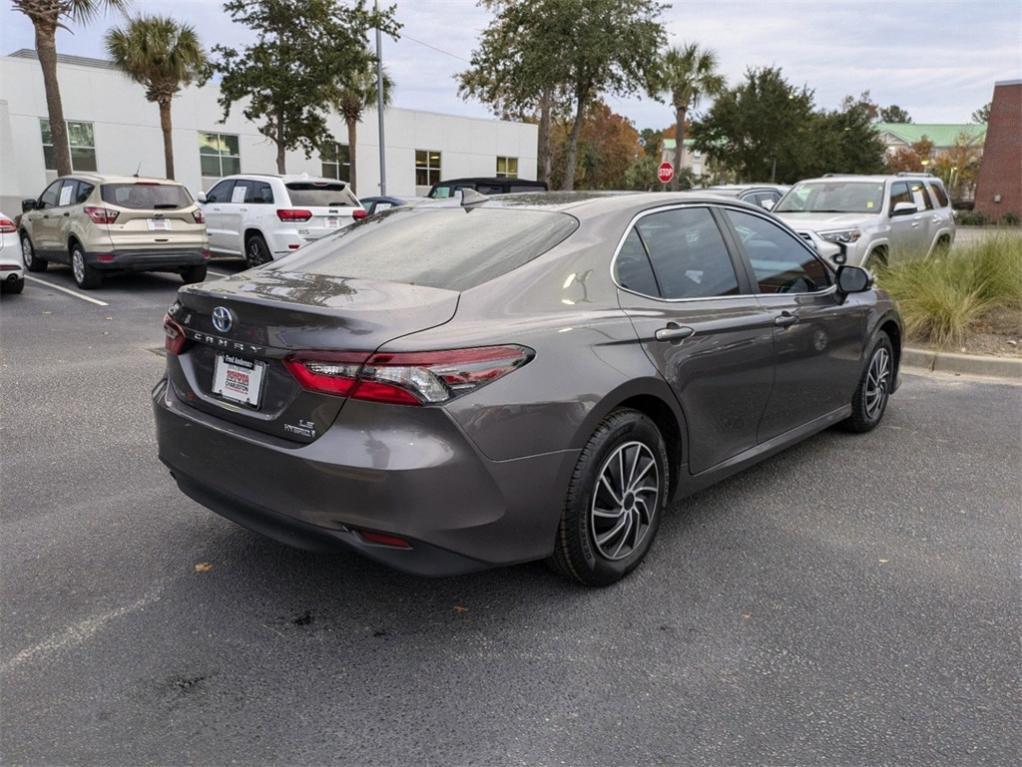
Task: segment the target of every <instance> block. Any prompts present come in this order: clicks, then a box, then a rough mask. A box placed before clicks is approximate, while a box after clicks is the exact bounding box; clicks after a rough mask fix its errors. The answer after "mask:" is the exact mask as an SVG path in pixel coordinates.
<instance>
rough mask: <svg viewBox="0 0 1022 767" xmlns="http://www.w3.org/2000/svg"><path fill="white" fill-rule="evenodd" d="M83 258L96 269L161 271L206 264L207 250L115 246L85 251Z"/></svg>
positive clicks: (207, 258) (207, 259)
mask: <svg viewBox="0 0 1022 767" xmlns="http://www.w3.org/2000/svg"><path fill="white" fill-rule="evenodd" d="M85 260H86V262H88V264H89V265H90V266H94V267H96V268H97V269H112V270H117V271H128V272H146V271H161V270H164V269H180V268H182V267H186V266H201V265H202V264H207V263H209V251H208V250H204V249H201V248H115V249H112V250H108V251H102V252H99V251H97V252H93V253H86V254H85Z"/></svg>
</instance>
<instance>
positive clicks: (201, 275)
mask: <svg viewBox="0 0 1022 767" xmlns="http://www.w3.org/2000/svg"><path fill="white" fill-rule="evenodd" d="M205 279H206V265H205V264H199V265H198V266H189V267H186V268H184V269H182V270H181V281H182V282H183V283H184V284H185V285H191V284H192V283H193V282H202V281H203V280H205Z"/></svg>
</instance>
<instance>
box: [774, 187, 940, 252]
mask: <svg viewBox="0 0 1022 767" xmlns="http://www.w3.org/2000/svg"><path fill="white" fill-rule="evenodd" d="M773 212H774V214H775V215H776V216H778V217H779V218H780V219H781V220H782V221H784V223H786V224H787V225H788V226H790V227H791V228H792V229H794V230H795V231H796V232H798V233H799V234H801V235H802V236H803V237H805V238H806V239H811V237H810V233H812V234H814V235H816V236H818V237H819V238H821V239H823V240H826V241H827V242H832V243H843V244H844V246H845V248H846V252H847V257H848V263H849V264H854V265H855V266H865V267H867V268H871V269H875V268H876V267H878V266H885V265H887V264H889V263H892V262H893V260H895V259H900V258H904V257H905V256H913V255H917V256H928V255H930V254H931V253H933V252H934V251H935V250H940V249H946V248H950V247H951V243H953V242H954V240H955V219H954V215H953V214H952V212H951V203H950V201H949V200H948V196H947V192H945V191H944V185H943V184H942V183H941V181H940V179H939V178H937V177H936V176H930V175H927V174H923V173H900V174H898V175H895V176H836V175H835V176H824V177H823V178H814V179H808V180H806V181H800V182H799V183H798V184H796V185H795V186H794V187H792V189H791V191H789V192H788V193H787V194H786V195H784V197H783V198H781V201H780V202H778V203H777V205H776V206H774V210H773Z"/></svg>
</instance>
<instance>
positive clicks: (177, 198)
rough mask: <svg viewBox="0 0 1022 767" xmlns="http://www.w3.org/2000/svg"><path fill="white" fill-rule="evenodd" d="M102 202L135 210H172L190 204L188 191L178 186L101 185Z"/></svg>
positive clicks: (190, 197)
mask: <svg viewBox="0 0 1022 767" xmlns="http://www.w3.org/2000/svg"><path fill="white" fill-rule="evenodd" d="M100 196H101V197H102V198H103V202H108V203H110V204H111V205H118V206H120V207H122V208H134V209H135V210H173V209H175V208H187V207H188V206H189V205H191V204H192V196H191V195H190V194H188V190H187V189H185V188H184V187H183V186H179V185H178V184H147V183H140V184H130V183H129V184H103V185H102V186H101V187H100Z"/></svg>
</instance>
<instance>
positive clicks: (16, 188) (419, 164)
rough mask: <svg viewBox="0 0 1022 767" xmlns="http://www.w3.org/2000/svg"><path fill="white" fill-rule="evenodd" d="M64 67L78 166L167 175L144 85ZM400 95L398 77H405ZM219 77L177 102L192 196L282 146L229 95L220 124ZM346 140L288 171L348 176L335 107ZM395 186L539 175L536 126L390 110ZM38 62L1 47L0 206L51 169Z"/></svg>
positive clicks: (368, 182) (361, 161)
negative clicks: (7, 53)
mask: <svg viewBox="0 0 1022 767" xmlns="http://www.w3.org/2000/svg"><path fill="white" fill-rule="evenodd" d="M57 77H58V80H59V81H60V94H61V99H62V101H63V105H64V118H65V120H66V121H67V123H68V135H69V143H70V144H71V156H72V162H73V163H74V166H75V170H79V171H85V170H96V171H98V172H100V173H110V174H119V175H126V176H130V175H133V174H135V173H136V172H138V173H139V174H140V175H145V176H156V177H162V176H163V175H164V163H163V135H162V133H161V132H160V122H159V109H158V107H157V106H156V104H155V103H152V102H149V101H146V99H145V89H144V88H143V87H142V86H141V85H138V84H137V83H134V82H132V81H131V80H129V79H128V77H127V76H126V75H124V74H123V73H122V72H120V71H119V70H117V69H115V68H114V67H113V65H112V64H111V63H110V62H108V61H103V60H101V59H88V58H82V57H77V56H63V55H61V56H59V63H58V65H57ZM398 92H399V93H400V83H398ZM219 95H220V89H219V87H218V86H217V85H216V84H215V83H212V82H210V83H208V84H206V85H204V86H202V87H194V86H192V87H189V88H185V89H184V90H182V91H181V92H180V93H179V94H178V97H177V98H176V99H175V100H174V105H173V112H172V119H173V126H174V132H173V141H174V168H175V175H176V176H177V180H178V181H180V182H182V183H183V184H185V186H187V187H188V188H189V189H190V190H191V191H192V193H193V194H196V193H198V192H199V191H200V190H206V189H208V188H209V186H210V185H211V184H212V183H213V181H214V180H216V178H217V177H218V176H221V175H227V174H230V173H239V172H240V173H276V147H275V145H274V144H273V143H272V142H271V141H270V140H269V139H267V138H266V137H265V136H263V135H262V134H261V133H259V132H258V130H256V126H255V125H254V124H253V123H251V122H249V121H248V120H246V119H245V117H244V115H243V114H242V112H243V107H244V104H243V103H241V102H239V103H236V104H234V105H233V107H232V109H231V114H230V116H229V117H228V118H227V120H226V121H225V122H223V123H221V122H220V120H221V118H222V117H223V111H222V110H221V108H220V105H219V104H218V103H217V98H218V97H219ZM329 127H330V131H331V133H333V135H334V138H336V139H337V140H338V146H337V147H336V148H335V149H334V151H332V152H331V151H328V152H326V156H325V157H323V156H320V153H318V152H317V153H314V154H313V155H312V156H311V157H306V156H305V153H304V152H302V151H300V150H299V151H291V152H288V153H287V172H288V173H308V174H309V175H314V176H320V175H326V176H330V177H333V178H341V179H344V180H347V172H348V171H347V167H346V165H345V161H346V159H347V156H348V151H347V146H346V142H347V135H348V133H347V128H346V126H345V124H344V121H343V120H342V119H341V117H340V116H339V115H336V114H331V116H330V118H329ZM384 127H385V137H386V163H387V193H388V194H392V195H397V196H401V197H412V196H418V195H423V194H425V193H426V191H428V189H429V185H430V184H432V183H434V182H436V181H438V180H440V179H441V178H445V179H447V178H459V177H463V176H496V175H501V176H503V175H517V176H519V177H520V178H525V179H535V178H536V156H537V128H536V126H535V125H530V124H526V123H516V122H508V121H504V120H486V119H478V118H472V117H458V116H455V115H444V114H436V113H433V112H421V111H416V110H410V109H398V108H393V107H392V108H388V109H387V110H386V112H385V125H384ZM378 136H379V132H378V124H377V120H376V111H375V110H368V111H367V112H366V114H365V115H364V117H363V119H362V121H361V122H360V123H359V126H358V143H357V149H358V151H357V153H356V157H357V168H356V169H357V185H358V188H357V189H356V193H357V194H359V195H360V196H365V197H368V196H370V195H375V194H379V184H380V172H379V140H378ZM48 141H49V120H48V119H47V111H46V95H45V92H44V90H43V76H42V70H41V69H40V67H39V62H38V60H37V59H36V58H35V51H33V50H22V51H17V52H15V53H14V54H12V55H10V56H2V57H0V210H3V211H5V212H7V213H8V214H10V215H14V214H15V213H18V212H20V210H21V207H20V200H21V199H22V198H24V197H34V196H37V195H38V194H39V193H40V192H41V191H42V190H43V188H44V186H45V185H46V183H47V180H48V179H52V178H54V177H55V175H56V174H55V171H54V169H53V152H52V147H51V146H48V145H47V142H48Z"/></svg>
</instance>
